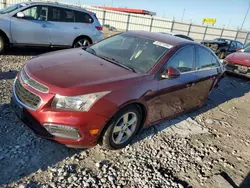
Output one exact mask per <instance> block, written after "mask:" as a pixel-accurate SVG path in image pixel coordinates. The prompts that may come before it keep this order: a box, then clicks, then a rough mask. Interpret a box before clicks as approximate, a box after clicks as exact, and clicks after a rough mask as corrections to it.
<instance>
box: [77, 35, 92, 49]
mask: <svg viewBox="0 0 250 188" xmlns="http://www.w3.org/2000/svg"><path fill="white" fill-rule="evenodd" d="M90 44H91V41H90V40H89V39H88V38H87V37H80V38H77V39H76V40H75V41H74V44H73V48H80V47H86V46H89V45H90Z"/></svg>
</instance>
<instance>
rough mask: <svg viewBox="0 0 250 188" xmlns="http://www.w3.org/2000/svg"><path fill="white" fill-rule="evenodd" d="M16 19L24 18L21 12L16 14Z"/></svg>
mask: <svg viewBox="0 0 250 188" xmlns="http://www.w3.org/2000/svg"><path fill="white" fill-rule="evenodd" d="M16 17H18V18H24V17H25V15H24V13H23V12H18V13H17V14H16Z"/></svg>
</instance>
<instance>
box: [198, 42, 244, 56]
mask: <svg viewBox="0 0 250 188" xmlns="http://www.w3.org/2000/svg"><path fill="white" fill-rule="evenodd" d="M201 44H204V45H205V46H207V47H208V48H210V49H211V50H213V51H214V52H215V54H216V55H217V56H218V57H219V58H220V59H224V58H225V57H226V56H227V55H229V54H230V53H233V52H236V51H238V50H240V49H242V48H243V44H242V43H241V42H239V41H236V40H231V39H225V38H216V39H214V40H204V41H202V42H201Z"/></svg>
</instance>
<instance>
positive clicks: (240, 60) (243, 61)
mask: <svg viewBox="0 0 250 188" xmlns="http://www.w3.org/2000/svg"><path fill="white" fill-rule="evenodd" d="M223 63H225V68H226V71H227V72H229V73H233V74H237V75H241V76H245V77H248V78H250V46H248V47H247V48H245V49H243V50H242V51H241V52H235V53H232V54H230V55H228V56H227V57H226V58H225V59H224V60H223Z"/></svg>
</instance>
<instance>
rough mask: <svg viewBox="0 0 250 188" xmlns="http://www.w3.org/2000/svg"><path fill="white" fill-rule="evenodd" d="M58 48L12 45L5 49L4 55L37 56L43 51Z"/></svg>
mask: <svg viewBox="0 0 250 188" xmlns="http://www.w3.org/2000/svg"><path fill="white" fill-rule="evenodd" d="M55 50H58V49H54V48H45V47H12V48H9V49H8V50H6V52H5V53H4V55H13V56H37V55H40V54H43V53H47V52H51V51H55Z"/></svg>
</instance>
